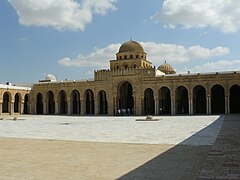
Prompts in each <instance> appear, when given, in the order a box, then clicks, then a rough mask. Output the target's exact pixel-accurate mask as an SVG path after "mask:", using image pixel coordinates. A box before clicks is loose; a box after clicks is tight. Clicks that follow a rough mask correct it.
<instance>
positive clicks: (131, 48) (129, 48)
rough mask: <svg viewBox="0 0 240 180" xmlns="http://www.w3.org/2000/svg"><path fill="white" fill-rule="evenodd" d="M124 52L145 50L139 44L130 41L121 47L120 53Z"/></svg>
mask: <svg viewBox="0 0 240 180" xmlns="http://www.w3.org/2000/svg"><path fill="white" fill-rule="evenodd" d="M122 52H144V49H143V47H142V45H141V44H139V43H138V42H136V41H132V40H130V41H127V42H125V43H123V44H122V45H121V47H120V48H119V52H118V53H122Z"/></svg>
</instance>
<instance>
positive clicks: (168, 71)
mask: <svg viewBox="0 0 240 180" xmlns="http://www.w3.org/2000/svg"><path fill="white" fill-rule="evenodd" d="M157 69H158V70H159V71H162V72H164V73H165V74H176V71H175V70H174V69H173V67H172V66H171V65H170V64H168V63H167V62H166V61H165V63H163V64H161V65H160V66H159V67H158V68H157Z"/></svg>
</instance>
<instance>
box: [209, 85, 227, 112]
mask: <svg viewBox="0 0 240 180" xmlns="http://www.w3.org/2000/svg"><path fill="white" fill-rule="evenodd" d="M211 109H212V113H213V114H224V113H225V95H224V87H223V86H221V85H219V84H216V85H214V86H212V88H211Z"/></svg>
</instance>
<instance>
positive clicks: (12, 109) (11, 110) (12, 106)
mask: <svg viewBox="0 0 240 180" xmlns="http://www.w3.org/2000/svg"><path fill="white" fill-rule="evenodd" d="M10 114H11V115H13V114H14V100H12V101H11V102H10Z"/></svg>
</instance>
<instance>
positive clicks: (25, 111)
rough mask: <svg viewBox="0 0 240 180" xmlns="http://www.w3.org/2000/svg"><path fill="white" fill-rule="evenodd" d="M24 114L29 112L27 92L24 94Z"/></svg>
mask: <svg viewBox="0 0 240 180" xmlns="http://www.w3.org/2000/svg"><path fill="white" fill-rule="evenodd" d="M23 113H24V114H29V95H28V94H26V95H25V96H24V109H23Z"/></svg>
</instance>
